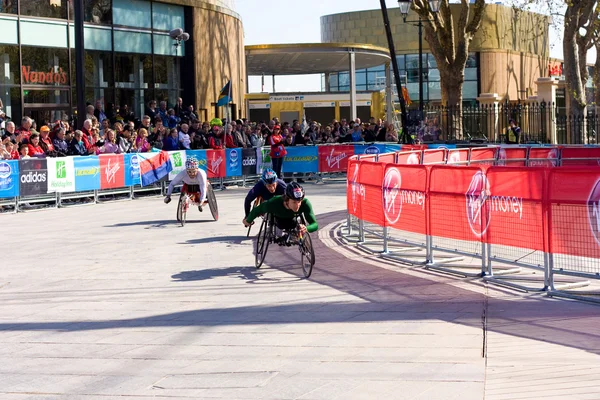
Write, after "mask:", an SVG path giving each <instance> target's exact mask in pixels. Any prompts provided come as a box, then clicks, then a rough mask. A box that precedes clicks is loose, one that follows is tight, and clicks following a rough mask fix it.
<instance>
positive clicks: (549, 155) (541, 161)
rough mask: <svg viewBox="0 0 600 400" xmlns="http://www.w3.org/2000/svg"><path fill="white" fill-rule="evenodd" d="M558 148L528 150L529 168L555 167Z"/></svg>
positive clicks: (533, 148) (532, 148) (558, 152)
mask: <svg viewBox="0 0 600 400" xmlns="http://www.w3.org/2000/svg"><path fill="white" fill-rule="evenodd" d="M559 154H560V149H559V148H558V147H531V148H530V149H529V162H528V166H530V167H556V166H557V165H558V156H559Z"/></svg>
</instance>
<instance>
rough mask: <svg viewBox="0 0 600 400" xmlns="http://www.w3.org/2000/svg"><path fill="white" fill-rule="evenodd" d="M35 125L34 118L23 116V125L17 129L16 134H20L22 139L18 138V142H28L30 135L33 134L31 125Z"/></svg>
mask: <svg viewBox="0 0 600 400" xmlns="http://www.w3.org/2000/svg"><path fill="white" fill-rule="evenodd" d="M32 125H33V120H32V119H31V118H29V117H23V118H22V119H21V127H20V128H19V129H18V130H17V131H16V136H20V139H18V140H17V143H21V142H23V143H27V142H28V140H29V136H31V126H32ZM19 151H20V149H19Z"/></svg>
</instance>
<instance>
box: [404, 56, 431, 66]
mask: <svg viewBox="0 0 600 400" xmlns="http://www.w3.org/2000/svg"><path fill="white" fill-rule="evenodd" d="M421 60H423V69H425V68H427V54H421ZM406 69H407V70H410V69H419V55H418V54H407V55H406Z"/></svg>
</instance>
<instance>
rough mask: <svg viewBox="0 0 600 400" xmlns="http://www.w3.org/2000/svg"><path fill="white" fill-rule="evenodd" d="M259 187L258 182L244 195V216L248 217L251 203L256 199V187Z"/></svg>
mask: <svg viewBox="0 0 600 400" xmlns="http://www.w3.org/2000/svg"><path fill="white" fill-rule="evenodd" d="M259 185H261V183H260V182H258V183H257V184H256V185H254V187H253V188H252V189H250V191H249V192H248V194H247V195H246V200H244V211H245V213H246V214H244V215H246V216H248V214H249V213H250V208H251V206H252V202H253V201H254V200H255V199H256V198H257V197H258V195H259V193H258V186H259Z"/></svg>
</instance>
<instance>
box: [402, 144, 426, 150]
mask: <svg viewBox="0 0 600 400" xmlns="http://www.w3.org/2000/svg"><path fill="white" fill-rule="evenodd" d="M415 150H427V145H426V144H403V145H402V151H415Z"/></svg>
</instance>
